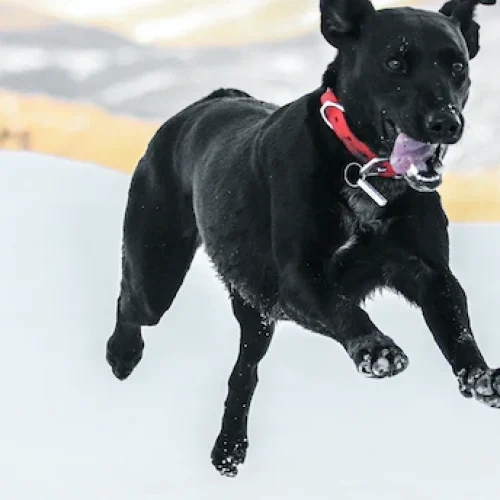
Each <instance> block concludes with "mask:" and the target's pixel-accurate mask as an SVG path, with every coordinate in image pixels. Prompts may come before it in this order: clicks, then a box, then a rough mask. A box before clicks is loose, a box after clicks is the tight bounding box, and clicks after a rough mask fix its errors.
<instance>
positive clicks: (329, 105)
mask: <svg viewBox="0 0 500 500" xmlns="http://www.w3.org/2000/svg"><path fill="white" fill-rule="evenodd" d="M321 104H322V106H321V116H322V117H323V119H324V120H325V122H326V124H327V125H328V126H329V127H330V128H331V129H332V130H333V131H334V132H335V134H336V135H337V137H338V138H339V139H340V140H341V141H342V143H343V144H344V146H345V147H346V148H347V149H348V150H349V151H350V152H351V153H352V154H353V155H354V156H355V157H356V158H358V160H360V161H361V162H362V164H363V165H365V164H367V163H368V162H370V161H372V160H376V159H378V158H379V157H378V156H377V155H376V154H375V153H374V152H373V151H372V150H371V149H370V148H369V147H368V146H367V145H366V144H365V143H364V142H362V141H360V140H359V139H358V138H357V137H356V136H355V135H354V134H353V133H352V131H351V129H350V128H349V125H348V124H347V121H346V119H345V115H344V108H343V106H342V105H341V104H340V102H339V100H338V99H337V96H336V95H335V94H334V93H333V92H332V90H331V89H326V91H325V93H324V94H323V95H322V96H321ZM374 174H375V175H379V176H381V177H395V176H397V175H398V174H397V173H396V172H394V169H393V168H392V165H391V163H390V162H389V160H387V159H382V158H380V162H377V161H375V162H374ZM372 175H373V174H372Z"/></svg>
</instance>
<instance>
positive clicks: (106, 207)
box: [0, 152, 500, 500]
mask: <svg viewBox="0 0 500 500" xmlns="http://www.w3.org/2000/svg"><path fill="white" fill-rule="evenodd" d="M0 175H1V179H2V181H1V183H0V203H1V208H2V209H1V211H0V214H1V215H0V227H1V229H2V240H1V246H0V248H1V252H2V259H1V261H0V276H1V284H2V286H1V288H0V294H1V297H0V308H1V309H0V317H1V318H2V327H1V330H0V346H1V353H2V358H1V362H0V378H1V380H2V382H1V387H2V391H1V397H0V408H1V413H0V415H1V416H0V498H2V500H25V499H36V500H42V499H47V500H49V499H50V500H59V499H61V500H63V499H64V500H89V499H93V500H101V499H102V500H114V499H117V500H159V499H169V500H194V499H196V500H203V499H217V500H225V499H228V500H229V499H231V500H233V499H235V498H236V499H238V500H247V499H248V500H257V499H258V500H295V499H297V500H299V499H300V500H304V499H307V500H309V499H311V500H312V499H314V500H323V499H325V500H326V499H338V500H361V499H363V500H365V499H370V500H377V499H383V500H402V499H404V500H417V499H418V500H420V499H422V500H423V499H425V500H427V499H429V500H431V499H440V500H448V499H450V500H451V499H453V500H462V499H463V500H466V499H467V500H470V499H471V498H474V499H475V500H483V499H484V500H486V499H488V500H490V499H493V498H497V496H498V485H497V479H496V477H497V476H496V465H497V464H498V461H499V454H500V432H498V429H499V422H500V412H499V411H497V410H494V409H490V408H487V407H486V406H483V405H481V404H480V403H477V402H475V401H472V400H467V399H464V398H462V397H461V396H460V395H459V393H458V389H457V383H456V381H455V380H454V377H453V376H452V373H451V371H450V369H449V367H448V365H447V364H446V362H445V361H444V358H443V357H442V355H441V354H440V352H439V350H438V348H437V347H436V345H435V344H434V342H433V340H432V338H431V334H430V333H429V332H428V330H427V328H426V326H425V324H424V322H423V320H422V318H421V315H420V313H419V312H418V311H417V310H415V309H411V308H410V307H409V306H408V305H407V304H405V303H404V302H403V301H402V300H401V299H399V298H396V297H395V296H393V295H391V294H384V296H383V297H378V298H376V300H375V301H374V302H371V303H370V304H369V305H368V309H369V311H370V312H371V314H372V317H373V319H374V320H375V322H376V323H377V324H378V325H379V327H380V328H381V329H382V331H384V332H385V333H387V334H389V335H391V336H393V338H394V339H395V340H396V342H398V343H399V344H400V345H401V346H402V347H403V349H405V351H406V353H407V354H408V356H409V358H410V367H409V369H408V370H407V371H406V372H405V373H403V374H402V375H400V376H398V377H395V378H394V379H391V380H367V379H364V378H362V377H361V376H360V375H358V374H357V373H356V371H355V369H354V366H353V364H352V362H351V361H350V360H349V359H348V357H347V355H346V354H345V353H344V351H343V350H342V348H341V347H340V346H339V345H338V344H336V343H334V342H333V341H331V340H328V339H326V338H323V337H320V336H318V335H314V334H312V333H310V332H306V331H304V330H302V329H301V328H299V327H297V326H294V325H293V324H289V323H287V324H282V325H281V326H279V328H278V331H277V335H276V338H275V340H274V343H273V345H272V347H271V350H270V352H269V354H268V356H267V357H266V358H265V360H264V362H263V363H262V365H261V370H260V384H259V386H258V388H257V391H256V395H255V398H254V402H253V405H252V411H251V415H250V427H249V432H250V449H249V454H248V458H247V463H246V464H245V465H244V466H242V467H241V470H240V474H239V476H238V477H237V478H236V479H226V478H222V477H220V476H219V475H218V474H217V473H216V472H215V470H214V469H213V468H212V465H211V463H210V459H209V456H210V451H211V448H212V444H213V442H214V440H215V438H216V436H217V433H218V430H219V424H220V417H221V414H222V406H223V401H224V398H225V395H226V383H227V379H228V376H229V373H230V371H231V368H232V365H233V362H234V361H235V358H236V353H237V345H238V328H237V324H236V321H235V320H234V318H233V317H232V314H231V312H230V306H229V301H228V300H227V298H226V294H225V292H224V290H223V288H222V286H221V285H220V284H219V283H218V281H217V279H216V278H215V275H214V272H213V270H212V269H211V267H210V266H209V264H208V262H207V260H206V258H205V256H204V254H203V253H202V252H201V251H200V252H199V253H198V255H197V257H196V259H195V262H194V264H193V267H192V269H191V271H190V273H189V275H188V278H187V279H186V281H185V284H184V286H183V287H182V289H181V291H180V293H179V295H178V297H177V300H176V301H175V302H174V305H173V307H172V308H171V310H170V311H169V312H168V313H167V315H166V316H165V317H164V319H163V321H162V322H161V323H160V325H159V326H157V327H155V328H151V329H147V330H145V340H146V351H145V356H144V359H143V361H142V363H141V364H140V365H139V366H138V368H137V369H136V371H135V372H134V374H133V375H132V376H131V377H130V379H128V380H127V381H125V382H118V381H117V380H116V379H115V378H114V377H113V376H112V374H111V371H110V369H109V367H108V366H107V364H106V362H105V357H104V356H105V344H106V341H107V338H108V336H109V335H110V333H111V331H112V329H113V326H114V315H115V301H116V295H117V293H118V283H119V279H120V245H121V225H122V217H123V211H124V207H125V200H126V194H127V189H128V185H129V181H130V177H129V176H126V175H124V174H121V173H118V172H114V171H111V170H107V169H104V168H102V167H99V166H96V165H90V164H83V163H77V162H72V161H69V160H64V159H60V158H54V157H49V156H40V155H34V154H29V153H13V152H1V153H0ZM451 242H452V264H453V268H454V270H455V273H456V274H457V276H458V277H459V279H460V280H461V282H462V284H463V286H464V287H465V289H466V291H467V293H468V297H469V305H470V311H471V315H472V321H473V325H474V327H475V332H476V337H477V338H478V341H479V343H480V345H481V347H482V349H483V352H484V353H485V355H486V358H487V359H488V361H489V362H490V363H491V364H492V365H495V364H496V365H500V338H499V335H498V332H497V326H496V324H497V316H496V312H497V311H498V281H499V280H500V262H499V260H498V257H497V256H498V248H499V245H500V226H496V225H453V226H452V228H451Z"/></svg>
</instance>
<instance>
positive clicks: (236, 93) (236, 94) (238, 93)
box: [202, 89, 253, 101]
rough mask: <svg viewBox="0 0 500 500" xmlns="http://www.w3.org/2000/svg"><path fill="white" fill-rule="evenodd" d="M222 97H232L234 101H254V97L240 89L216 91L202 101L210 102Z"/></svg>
mask: <svg viewBox="0 0 500 500" xmlns="http://www.w3.org/2000/svg"><path fill="white" fill-rule="evenodd" d="M221 97H230V98H233V99H238V98H242V97H243V98H250V99H253V96H251V95H250V94H247V93H246V92H243V90H238V89H217V90H214V91H213V92H212V93H211V94H209V95H207V96H206V97H204V98H203V99H202V101H210V100H211V99H220V98H221Z"/></svg>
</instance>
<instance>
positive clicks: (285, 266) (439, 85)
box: [107, 0, 500, 475]
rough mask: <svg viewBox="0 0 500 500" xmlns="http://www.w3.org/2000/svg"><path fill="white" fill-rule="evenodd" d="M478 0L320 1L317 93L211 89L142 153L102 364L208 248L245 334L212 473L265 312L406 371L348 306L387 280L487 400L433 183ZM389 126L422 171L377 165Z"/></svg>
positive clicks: (361, 361) (238, 446)
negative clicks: (408, 145)
mask: <svg viewBox="0 0 500 500" xmlns="http://www.w3.org/2000/svg"><path fill="white" fill-rule="evenodd" d="M476 3H483V4H494V3H495V1H494V0H483V1H482V2H475V1H471V0H465V1H460V0H452V1H449V2H447V3H446V4H445V5H444V6H443V8H442V9H441V11H440V13H432V12H427V11H424V10H417V9H411V8H394V9H385V10H380V11H376V10H375V9H374V8H373V6H372V4H371V3H370V1H369V0H322V3H321V15H322V18H321V29H322V33H323V35H324V37H325V38H326V40H327V41H328V42H329V43H330V44H331V45H333V46H335V47H336V48H337V49H338V55H337V57H336V59H335V60H334V61H333V63H332V64H331V65H330V66H329V68H328V69H327V71H326V73H325V75H324V79H323V84H322V86H321V87H320V88H318V89H317V90H315V91H314V92H312V93H310V94H308V95H305V96H304V97H301V98H300V99H298V100H296V101H295V102H292V103H290V104H288V105H286V106H283V107H281V108H278V107H277V106H274V105H272V104H268V103H265V102H261V101H258V100H256V99H254V98H252V97H251V96H249V95H248V94H245V93H244V92H241V91H238V90H231V89H228V90H224V89H221V90H218V91H216V92H214V93H213V94H211V95H209V96H208V97H206V98H204V99H202V100H201V101H199V102H196V103H194V104H193V105H191V106H189V107H188V108H186V109H185V110H183V111H182V112H180V113H179V114H178V115H176V116H174V117H173V118H171V119H170V120H168V121H167V122H166V123H165V124H164V125H163V126H162V127H161V128H160V129H159V130H158V132H157V133H156V135H155V136H154V138H153V139H152V141H151V143H150V144H149V146H148V149H147V151H146V153H145V155H144V157H143V158H142V159H141V160H140V161H139V164H138V166H137V169H136V171H135V173H134V176H133V179H132V182H131V187H130V192H129V199H128V206H127V210H126V215H125V223H124V238H123V239H124V246H123V279H122V282H121V293H120V297H119V300H118V309H117V323H116V329H115V332H114V334H113V335H112V337H111V338H110V340H109V342H108V353H107V359H108V362H109V363H110V365H111V366H112V369H113V373H114V374H115V375H116V377H118V378H119V379H121V380H123V379H125V378H126V377H128V376H129V375H130V373H131V372H132V370H133V369H134V367H135V366H136V365H137V363H138V362H139V361H140V359H141V357H142V351H143V348H144V343H143V340H142V336H141V326H144V325H156V324H157V323H158V322H159V321H160V318H161V317H162V315H163V314H164V313H165V311H167V310H168V309H169V307H170V306H171V305H172V302H173V300H174V298H175V296H176V294H177V292H178V290H179V288H180V286H181V284H182V282H183V280H184V277H185V275H186V273H187V271H188V269H189V267H190V265H191V262H192V259H193V256H194V254H195V252H196V250H197V249H198V247H199V246H200V245H201V244H203V245H204V247H205V249H206V252H207V253H208V255H209V257H210V258H211V260H212V261H213V263H214V264H215V266H216V269H217V271H218V273H219V275H220V277H221V279H222V280H223V281H224V283H225V285H226V286H227V288H228V290H229V292H230V295H231V300H232V305H233V311H234V315H235V316H236V318H237V320H238V322H239V324H240V326H241V344H240V352H239V356H238V359H237V361H236V365H235V367H234V370H233V372H232V374H231V377H230V379H229V393H228V396H227V400H226V403H225V411H224V417H223V420H222V429H221V432H220V435H219V437H218V439H217V441H216V443H215V447H214V449H213V451H212V461H213V463H214V465H215V467H216V468H217V469H218V470H219V471H220V472H221V473H223V474H226V475H235V474H236V473H237V466H238V465H239V464H241V463H242V462H243V461H244V459H245V455H246V449H247V446H248V440H247V419H248V412H249V408H250V403H251V399H252V395H253V392H254V390H255V387H256V385H257V366H258V363H259V362H260V361H261V359H262V358H263V356H264V355H265V354H266V351H267V349H268V347H269V344H270V342H271V339H272V337H273V332H274V328H275V324H276V322H277V321H279V320H291V321H294V322H296V323H297V324H299V325H301V326H303V327H304V328H307V329H309V330H312V331H314V332H318V333H321V334H323V335H327V336H328V337H331V338H332V339H334V340H336V341H337V342H340V343H341V344H342V346H344V348H345V349H346V351H347V353H348V354H349V356H350V357H351V358H352V359H353V361H354V363H355V365H356V367H357V368H358V370H359V371H360V372H361V373H363V374H364V375H366V376H369V377H376V378H384V377H389V376H393V375H396V374H398V373H400V372H401V371H403V370H404V369H405V368H406V366H407V365H408V360H407V357H406V355H405V354H404V352H403V351H402V350H401V348H399V347H398V346H397V345H396V344H395V343H394V342H393V341H392V340H391V339H390V338H389V337H388V336H386V335H385V334H383V333H382V332H381V331H379V330H378V328H377V327H376V326H375V325H374V324H373V323H372V321H371V320H370V318H369V317H368V315H367V314H366V312H365V311H364V310H363V309H362V308H361V307H360V304H361V303H362V302H363V301H364V299H366V298H367V297H368V296H369V295H370V294H371V293H372V292H373V291H374V290H376V289H380V288H383V287H386V288H389V289H391V290H394V291H396V292H398V293H400V294H401V295H403V296H404V297H405V298H406V299H408V301H410V303H412V304H415V305H417V306H419V307H420V308H421V310H422V312H423V315H424V317H425V320H426V322H427V324H428V326H429V328H430V330H431V332H432V334H433V335H434V338H435V340H436V342H437V344H438V346H439V348H440V349H441V350H442V352H443V354H444V356H445V358H446V359H447V360H448V362H449V364H450V365H451V369H452V370H453V373H454V374H455V376H456V377H457V379H458V382H459V388H460V391H461V392H462V394H463V395H465V396H468V397H473V398H475V399H477V400H479V401H481V402H483V403H485V404H487V405H489V406H491V407H499V406H500V372H499V371H493V370H491V369H489V368H488V366H487V364H486V362H485V360H484V358H483V356H482V355H481V352H480V351H479V348H478V347H477V345H476V343H475V341H474V338H473V334H472V331H471V326H470V322H469V316H468V312H467V303H466V296H465V293H464V291H463V290H462V287H461V286H460V284H459V283H458V282H457V280H456V278H455V277H454V276H453V274H452V271H451V270H450V268H449V242H448V234H447V227H448V221H447V218H446V215H445V214H444V212H443V209H442V206H441V202H440V197H439V195H438V194H437V193H436V191H435V189H436V187H437V186H438V185H439V183H440V181H441V175H440V171H441V169H440V167H441V160H442V157H443V156H444V152H445V150H446V147H447V145H449V144H453V143H456V142H457V141H458V140H459V139H460V137H461V135H462V130H463V125H464V121H463V117H462V110H463V107H464V105H465V103H466V101H467V97H468V91H469V86H470V80H469V68H468V62H469V59H471V58H473V57H474V56H476V54H477V52H478V50H479V26H478V25H477V23H476V22H475V21H474V20H473V13H474V9H475V7H476ZM339 103H341V104H339ZM332 129H333V131H332ZM399 136H403V137H406V138H411V140H413V141H414V143H416V144H419V145H421V146H422V147H423V148H424V149H425V148H427V149H429V151H430V152H431V154H430V155H429V156H428V157H426V159H425V161H424V163H423V164H422V165H423V167H422V165H420V166H419V168H415V165H413V166H412V168H410V169H408V170H405V171H404V172H403V173H399V174H398V173H397V172H395V171H394V169H393V168H392V167H393V165H392V163H389V162H388V161H382V160H381V158H387V157H389V156H390V155H391V152H392V151H393V148H394V147H395V142H396V141H397V137H399ZM416 141H418V142H416ZM403 159H404V154H403ZM369 160H370V161H369ZM371 160H373V161H371ZM366 162H369V163H368V165H367V166H366V167H365V166H362V164H363V165H364V164H365V163H366ZM348 166H349V167H348ZM360 188H362V189H360Z"/></svg>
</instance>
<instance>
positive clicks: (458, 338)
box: [418, 269, 500, 408]
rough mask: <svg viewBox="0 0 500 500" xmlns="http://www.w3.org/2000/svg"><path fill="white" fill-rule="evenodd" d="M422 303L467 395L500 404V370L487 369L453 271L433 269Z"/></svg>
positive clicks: (462, 390)
mask: <svg viewBox="0 0 500 500" xmlns="http://www.w3.org/2000/svg"><path fill="white" fill-rule="evenodd" d="M418 302H419V306H420V307H421V308H422V312H423V314H424V318H425V320H426V322H427V325H428V326H429V328H430V330H431V332H432V334H433V336H434V338H435V340H436V342H437V344H438V346H439V348H440V349H441V351H442V352H443V354H444V356H445V357H446V359H447V360H448V362H449V363H450V366H451V368H452V370H453V372H454V373H455V375H456V376H457V378H458V381H459V387H460V391H461V392H462V394H463V395H464V396H466V397H474V398H475V399H477V400H479V401H481V402H482V403H485V404H486V405H488V406H492V407H497V408H498V407H500V370H491V369H489V368H488V366H487V364H486V362H485V360H484V358H483V356H482V354H481V352H480V350H479V347H478V345H477V343H476V341H475V339H474V336H473V334H472V329H471V325H470V319H469V313H468V308H467V297H466V295H465V292H464V290H463V288H462V286H461V285H460V283H459V282H458V280H457V279H456V278H455V276H454V275H453V274H452V272H451V271H449V270H448V269H447V270H444V271H439V272H438V271H434V272H432V273H431V274H430V276H429V277H428V278H427V279H426V280H425V285H424V288H423V289H422V290H421V293H420V297H419V300H418Z"/></svg>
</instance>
